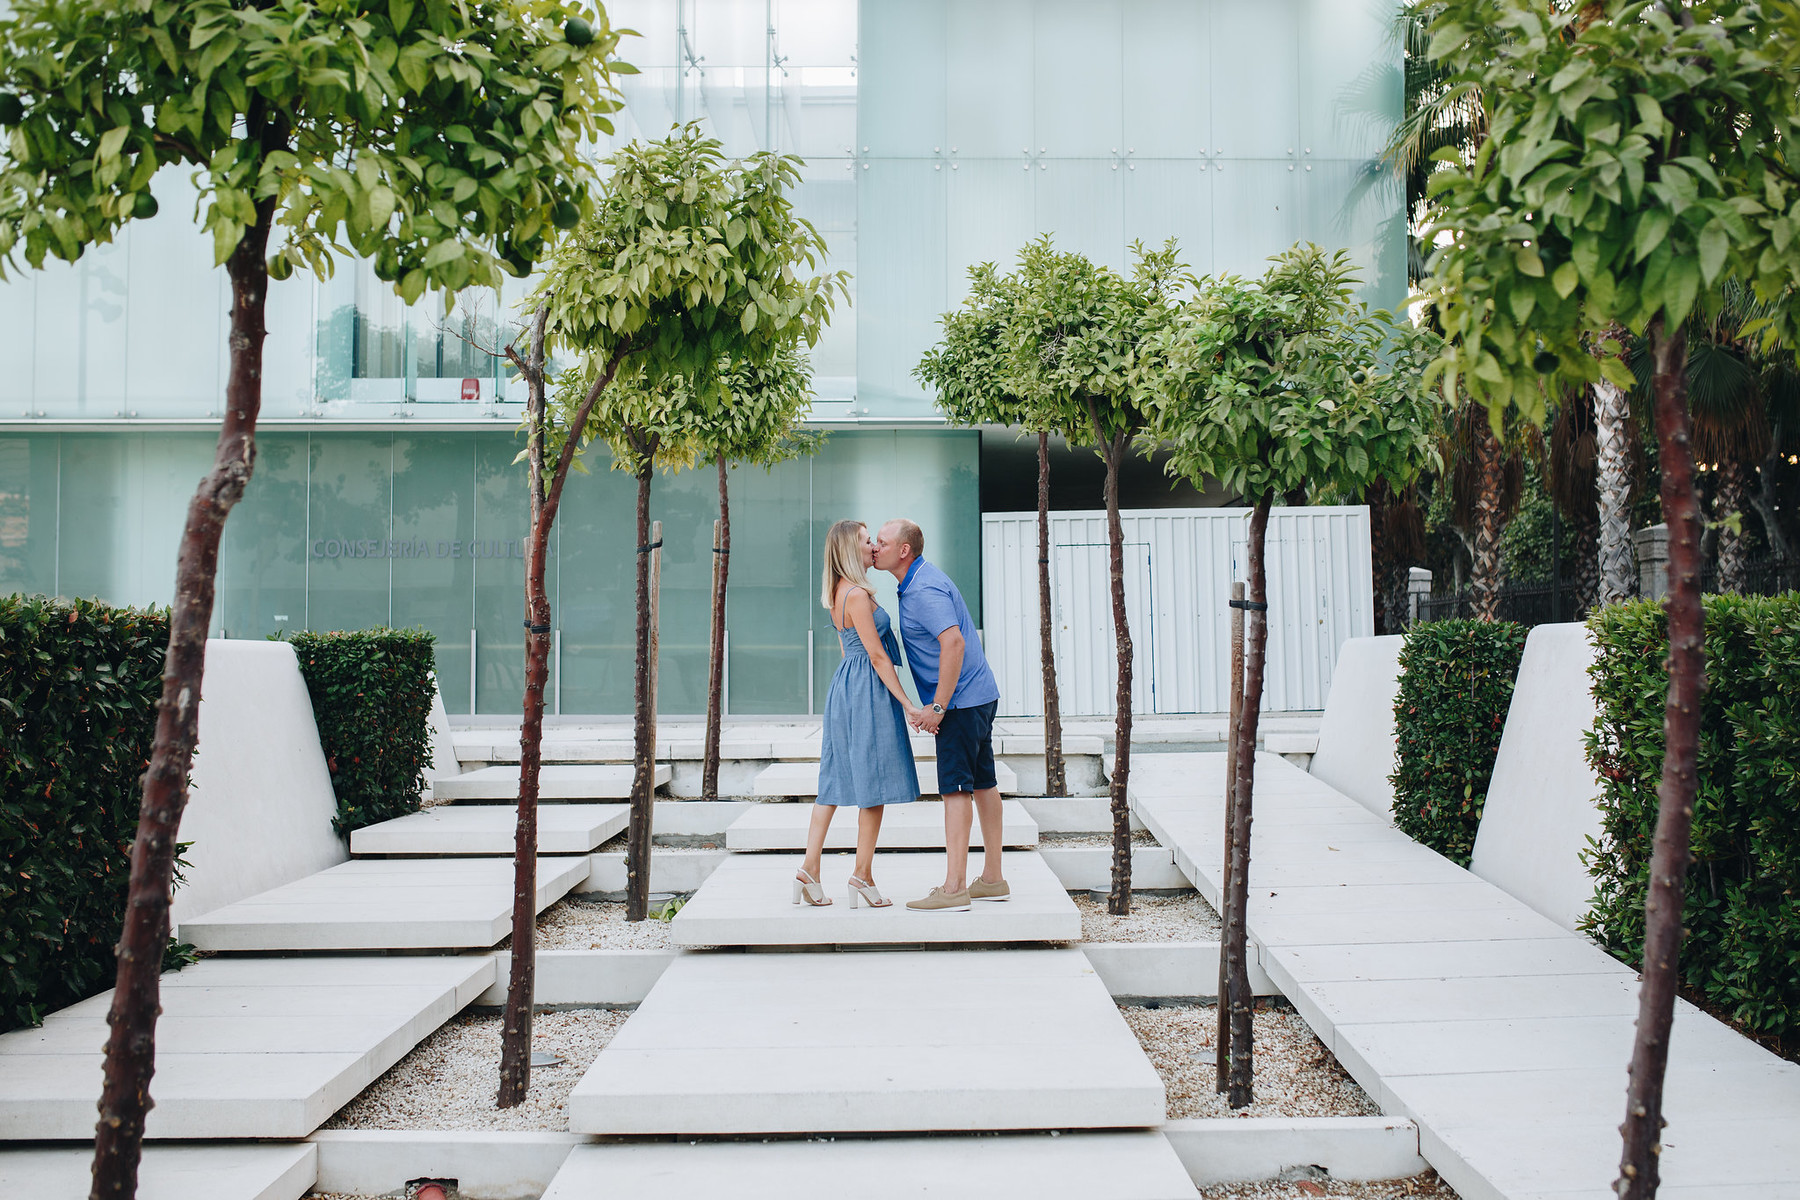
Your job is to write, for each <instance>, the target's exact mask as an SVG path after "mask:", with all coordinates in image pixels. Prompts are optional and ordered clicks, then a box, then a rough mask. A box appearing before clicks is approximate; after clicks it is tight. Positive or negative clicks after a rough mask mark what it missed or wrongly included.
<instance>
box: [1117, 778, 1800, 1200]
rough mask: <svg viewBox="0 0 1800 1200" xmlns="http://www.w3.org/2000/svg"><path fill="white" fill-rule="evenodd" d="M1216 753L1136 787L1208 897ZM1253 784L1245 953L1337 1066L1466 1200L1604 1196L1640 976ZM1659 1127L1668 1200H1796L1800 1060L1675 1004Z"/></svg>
mask: <svg viewBox="0 0 1800 1200" xmlns="http://www.w3.org/2000/svg"><path fill="white" fill-rule="evenodd" d="M1213 757H1215V756H1212V755H1205V754H1181V755H1156V754H1146V755H1143V756H1141V757H1139V758H1137V759H1136V760H1135V761H1134V762H1133V764H1132V778H1131V792H1132V804H1133V807H1134V809H1135V810H1136V812H1137V813H1138V815H1139V816H1140V817H1141V818H1142V819H1143V821H1144V822H1145V824H1146V825H1148V826H1149V827H1150V828H1151V830H1152V831H1153V832H1154V833H1155V834H1156V836H1157V838H1158V839H1159V840H1161V841H1162V842H1163V843H1164V844H1165V845H1169V846H1171V847H1172V848H1173V849H1174V850H1175V853H1176V857H1177V860H1178V861H1180V862H1181V863H1182V864H1183V866H1184V869H1187V868H1191V869H1192V870H1193V871H1194V875H1193V879H1194V882H1195V885H1196V886H1197V887H1198V888H1199V889H1200V891H1201V892H1202V893H1203V894H1206V895H1207V896H1208V897H1209V898H1211V897H1216V896H1217V891H1218V880H1219V876H1220V865H1221V858H1222V846H1221V841H1222V832H1223V828H1222V827H1223V813H1224V807H1223V797H1222V792H1223V770H1222V767H1223V764H1213V763H1211V762H1210V761H1209V760H1210V759H1212V758H1213ZM1564 782H1566V781H1560V782H1558V784H1557V786H1562V784H1563V783H1564ZM1256 783H1257V787H1256V820H1255V825H1254V828H1253V830H1252V834H1251V850H1252V855H1251V878H1252V880H1253V881H1254V884H1255V886H1253V887H1252V888H1251V889H1250V908H1249V912H1248V914H1247V916H1248V924H1249V933H1250V938H1251V940H1252V941H1253V942H1254V943H1256V945H1257V947H1258V951H1257V952H1258V957H1259V958H1260V960H1261V962H1262V965H1263V968H1264V969H1265V970H1266V971H1267V972H1268V973H1269V976H1270V978H1271V979H1272V980H1273V981H1274V982H1275V983H1276V984H1277V985H1279V986H1280V988H1281V990H1282V993H1283V994H1284V995H1286V996H1287V997H1288V999H1289V1000H1291V1001H1292V1002H1293V1004H1294V1006H1295V1007H1296V1009H1298V1010H1299V1012H1300V1014H1301V1015H1302V1016H1303V1017H1304V1018H1305V1019H1306V1021H1307V1023H1308V1024H1309V1025H1310V1026H1311V1027H1312V1029H1313V1032H1314V1033H1316V1034H1317V1035H1318V1036H1319V1038H1320V1040H1321V1041H1323V1042H1324V1043H1325V1044H1326V1046H1328V1047H1329V1048H1330V1049H1331V1051H1332V1052H1333V1053H1334V1054H1335V1055H1336V1056H1337V1058H1338V1061H1339V1062H1341V1063H1342V1064H1343V1066H1344V1068H1345V1070H1347V1071H1348V1072H1349V1073H1350V1074H1351V1075H1352V1076H1353V1077H1354V1078H1355V1079H1356V1081H1357V1082H1358V1083H1359V1084H1361V1085H1362V1087H1363V1088H1364V1090H1366V1091H1367V1092H1368V1093H1369V1095H1370V1096H1371V1097H1372V1098H1374V1100H1375V1101H1376V1102H1377V1103H1378V1104H1380V1105H1381V1107H1382V1110H1383V1111H1384V1112H1385V1113H1387V1114H1389V1115H1392V1116H1405V1117H1410V1118H1411V1119H1412V1120H1413V1121H1415V1122H1416V1123H1417V1125H1418V1128H1419V1142H1420V1150H1421V1152H1422V1153H1423V1155H1424V1157H1425V1158H1426V1159H1427V1160H1428V1161H1429V1162H1430V1163H1431V1165H1432V1166H1433V1167H1435V1168H1437V1170H1438V1173H1439V1174H1440V1175H1442V1176H1443V1177H1444V1179H1445V1180H1446V1182H1448V1183H1449V1184H1450V1185H1451V1186H1452V1187H1454V1188H1455V1189H1456V1191H1457V1192H1458V1194H1459V1195H1461V1196H1463V1197H1464V1200H1549V1198H1550V1197H1553V1196H1554V1197H1567V1198H1569V1200H1574V1198H1575V1197H1591V1198H1593V1200H1598V1198H1599V1197H1602V1196H1605V1195H1608V1194H1610V1193H1609V1191H1608V1185H1609V1184H1610V1183H1611V1181H1612V1180H1613V1179H1614V1178H1615V1177H1616V1175H1617V1171H1618V1154H1619V1150H1618V1125H1619V1121H1620V1119H1621V1117H1622V1116H1623V1107H1624V1091H1625V1076H1626V1064H1627V1062H1628V1061H1629V1058H1630V1054H1631V1043H1632V1033H1633V1025H1634V1021H1635V1018H1636V1015H1637V993H1638V983H1637V979H1636V973H1635V972H1634V971H1633V970H1632V969H1631V968H1629V967H1627V966H1625V965H1624V964H1622V963H1619V962H1616V961H1614V960H1613V959H1612V958H1610V957H1609V956H1607V955H1606V954H1605V953H1604V952H1602V951H1600V950H1599V949H1597V948H1595V947H1594V946H1593V945H1592V944H1591V943H1589V942H1587V941H1586V940H1585V939H1583V938H1581V937H1579V936H1577V935H1575V934H1573V933H1570V932H1568V931H1567V930H1566V929H1564V928H1562V927H1561V926H1560V925H1558V924H1557V923H1556V922H1555V921H1553V920H1551V919H1550V918H1549V917H1548V916H1546V915H1544V914H1542V913H1540V912H1538V911H1534V909H1533V908H1531V907H1529V906H1528V905H1527V904H1526V903H1525V902H1524V901H1523V900H1521V899H1519V898H1515V897H1514V896H1511V895H1508V894H1507V893H1506V892H1505V891H1502V890H1501V889H1500V888H1499V887H1496V886H1494V885H1493V884H1491V883H1488V882H1486V881H1484V880H1481V879H1477V878H1476V877H1475V876H1474V875H1471V874H1469V873H1468V872H1465V871H1462V870H1460V869H1459V868H1456V867H1454V866H1452V865H1451V864H1449V863H1447V862H1445V861H1444V860H1443V859H1442V858H1441V857H1439V856H1438V855H1436V854H1433V853H1432V852H1431V851H1429V850H1426V849H1425V848H1424V847H1422V846H1418V845H1416V844H1415V843H1413V842H1412V841H1411V840H1410V839H1408V838H1407V837H1406V836H1405V835H1404V834H1402V833H1400V832H1399V831H1398V830H1397V829H1392V828H1390V827H1387V826H1385V824H1383V823H1382V822H1380V821H1379V819H1378V818H1375V817H1373V816H1372V815H1370V814H1368V813H1367V811H1366V810H1364V809H1363V808H1362V807H1361V806H1360V805H1359V804H1358V803H1357V801H1355V800H1354V799H1352V798H1350V797H1348V796H1345V795H1343V794H1341V793H1338V792H1335V791H1334V790H1333V789H1330V788H1329V787H1327V786H1326V785H1325V784H1324V783H1323V782H1322V781H1321V780H1318V779H1316V778H1314V777H1310V776H1307V775H1305V774H1304V773H1302V772H1300V771H1299V770H1297V769H1296V768H1294V767H1293V766H1291V765H1290V764H1288V763H1285V762H1282V761H1281V760H1280V759H1277V758H1273V757H1270V756H1266V755H1259V756H1258V759H1257V777H1256ZM1276 879H1279V882H1278V883H1277V882H1272V881H1273V880H1276ZM1665 1115H1666V1116H1667V1118H1668V1122H1669V1124H1668V1128H1667V1129H1666V1130H1665V1131H1664V1134H1663V1145H1664V1153H1663V1156H1662V1172H1663V1181H1664V1187H1663V1192H1662V1194H1665V1195H1669V1196H1672V1197H1675V1196H1679V1197H1684V1198H1685V1197H1687V1196H1694V1197H1699V1196H1708V1197H1714V1196H1731V1195H1737V1194H1742V1195H1769V1196H1775V1195H1793V1196H1800V1136H1795V1134H1794V1131H1795V1130H1797V1129H1800V1065H1796V1064H1794V1063H1791V1062H1787V1061H1785V1060H1783V1059H1780V1058H1778V1057H1776V1056H1775V1055H1773V1054H1771V1053H1769V1052H1768V1051H1766V1050H1764V1049H1762V1047H1760V1046H1758V1045H1756V1044H1755V1043H1754V1042H1751V1041H1750V1040H1749V1039H1747V1038H1744V1037H1742V1036H1741V1035H1739V1034H1738V1033H1736V1032H1734V1031H1733V1030H1731V1029H1729V1028H1728V1027H1726V1026H1725V1025H1723V1024H1721V1023H1720V1022H1718V1021H1716V1020H1714V1019H1712V1018H1711V1017H1708V1016H1706V1015H1705V1014H1704V1013H1701V1012H1700V1011H1698V1010H1697V1009H1695V1008H1693V1007H1692V1006H1691V1005H1688V1004H1686V1003H1681V1004H1678V1005H1677V1007H1676V1016H1675V1029H1674V1035H1673V1037H1672V1039H1671V1043H1670V1059H1669V1074H1668V1082H1667V1086H1666V1091H1665ZM1757 1188H1763V1189H1765V1190H1763V1191H1761V1192H1759V1191H1757V1190H1756V1189H1757ZM1783 1189H1786V1190H1783Z"/></svg>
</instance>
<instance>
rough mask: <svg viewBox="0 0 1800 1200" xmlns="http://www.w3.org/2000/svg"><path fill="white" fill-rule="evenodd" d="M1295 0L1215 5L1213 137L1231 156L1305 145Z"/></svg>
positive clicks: (1280, 153)
mask: <svg viewBox="0 0 1800 1200" xmlns="http://www.w3.org/2000/svg"><path fill="white" fill-rule="evenodd" d="M1296 20H1298V13H1297V4H1296V0H1256V2H1255V3H1216V4H1214V5H1213V6H1212V38H1211V51H1212V54H1211V58H1212V131H1213V133H1212V140H1213V148H1214V149H1215V150H1223V152H1224V154H1225V156H1226V157H1227V158H1280V159H1282V160H1284V161H1286V160H1287V158H1288V155H1289V153H1290V152H1295V153H1297V152H1298V151H1299V150H1300V149H1301V147H1300V146H1298V145H1297V144H1296V143H1297V142H1298V140H1299V137H1300V112H1299V105H1300V80H1299V62H1298V60H1297V55H1298V44H1299V34H1298V32H1297V31H1296V29H1295V27H1294V23H1295V21H1296Z"/></svg>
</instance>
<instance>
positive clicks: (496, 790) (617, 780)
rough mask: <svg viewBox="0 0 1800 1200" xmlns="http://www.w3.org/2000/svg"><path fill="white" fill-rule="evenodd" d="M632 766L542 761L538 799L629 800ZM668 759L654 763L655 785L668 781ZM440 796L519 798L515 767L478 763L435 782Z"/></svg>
mask: <svg viewBox="0 0 1800 1200" xmlns="http://www.w3.org/2000/svg"><path fill="white" fill-rule="evenodd" d="M633 772H634V768H633V767H632V766H631V765H630V764H618V763H597V764H593V765H587V764H580V765H567V764H562V765H558V764H545V765H544V766H541V767H539V768H538V799H540V800H629V799H630V798H631V780H632V776H633ZM669 778H670V770H669V764H668V763H658V764H656V786H657V787H661V786H662V785H663V784H665V783H667V782H669ZM436 792H437V796H438V799H440V800H455V801H476V802H480V801H488V802H492V801H496V800H498V801H511V802H513V803H517V802H518V799H519V768H518V767H517V766H516V765H515V766H504V767H482V768H480V769H479V770H475V771H465V772H463V773H462V774H461V775H458V776H457V777H456V778H454V779H444V780H441V781H439V782H438V784H437V785H436Z"/></svg>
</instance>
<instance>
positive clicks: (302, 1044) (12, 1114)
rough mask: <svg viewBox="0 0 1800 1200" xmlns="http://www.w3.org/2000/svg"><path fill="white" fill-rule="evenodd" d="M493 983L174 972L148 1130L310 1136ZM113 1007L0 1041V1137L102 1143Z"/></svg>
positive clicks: (398, 973) (222, 966)
mask: <svg viewBox="0 0 1800 1200" xmlns="http://www.w3.org/2000/svg"><path fill="white" fill-rule="evenodd" d="M493 981H494V961H493V959H491V958H488V957H485V956H482V957H475V956H467V957H463V956H431V957H418V956H414V957H405V958H380V957H358V958H263V959H240V958H213V959H206V960H204V961H202V962H198V963H195V964H194V965H193V966H190V967H188V968H187V969H186V970H183V971H179V972H176V973H174V974H169V975H164V976H163V978H162V1007H163V1015H162V1016H161V1018H160V1019H158V1021H157V1023H156V1079H155V1081H154V1082H153V1083H152V1084H151V1094H152V1096H153V1097H154V1098H155V1100H156V1107H155V1108H153V1109H151V1110H150V1117H149V1123H148V1126H147V1133H148V1135H149V1136H150V1137H152V1138H301V1137H305V1136H306V1135H307V1134H309V1133H311V1132H312V1131H313V1130H314V1129H317V1128H318V1127H319V1125H320V1124H322V1123H323V1122H324V1121H325V1119H326V1118H327V1117H329V1116H331V1114H332V1113H334V1112H336V1111H337V1110H338V1109H339V1108H341V1107H343V1106H344V1105H345V1104H347V1103H348V1102H349V1101H350V1100H352V1099H354V1098H355V1096H356V1094H357V1093H358V1092H360V1091H362V1090H363V1088H365V1087H367V1086H368V1085H369V1084H370V1083H372V1082H373V1081H374V1080H375V1079H376V1078H378V1077H379V1076H380V1075H381V1073H382V1072H383V1071H385V1070H387V1069H388V1068H389V1067H391V1066H393V1065H394V1064H395V1063H396V1062H398V1061H399V1060H400V1058H401V1057H402V1056H403V1055H405V1054H406V1052H407V1051H409V1050H411V1049H412V1048H413V1047H414V1046H416V1045H418V1044H419V1042H421V1041H423V1040H424V1039H425V1038H426V1037H427V1036H429V1035H430V1034H431V1033H432V1032H433V1031H435V1030H436V1029H437V1028H438V1026H440V1025H442V1024H443V1023H444V1022H445V1021H447V1020H449V1019H450V1018H451V1017H452V1016H454V1015H456V1013H457V1012H459V1011H461V1010H462V1008H463V1007H464V1006H465V1005H467V1004H470V1003H472V1002H473V1001H474V999H475V997H476V996H478V995H480V994H481V993H482V991H484V990H485V989H486V988H487V987H488V986H489V985H490V984H492V983H493ZM111 1004H112V993H111V992H110V991H107V992H103V993H102V994H100V995H98V996H94V997H92V998H91V999H88V1000H83V1001H82V1002H81V1003H79V1004H76V1005H73V1006H71V1007H69V1008H65V1009H63V1010H61V1011H60V1012H55V1013H52V1014H51V1015H50V1016H49V1017H48V1018H46V1019H45V1021H44V1024H43V1025H42V1026H40V1027H39V1028H37V1029H17V1030H14V1031H12V1032H11V1033H7V1034H0V1140H5V1141H31V1140H69V1141H88V1142H91V1141H92V1139H93V1136H94V1101H95V1099H96V1098H98V1097H99V1095H100V1084H101V1068H102V1066H103V1065H104V1059H105V1046H106V1036H107V1027H106V1013H107V1009H108V1007H109V1006H110V1005H111ZM90 1156H91V1151H90ZM307 1182H308V1184H309V1185H310V1182H311V1180H310V1179H309V1180H308V1181H307ZM300 1190H301V1192H304V1191H305V1187H302V1188H301V1189H300ZM36 1194H37V1193H34V1192H31V1191H29V1190H27V1191H24V1192H18V1191H13V1190H11V1189H7V1188H0V1195H3V1196H8V1197H11V1196H35V1195H36ZM82 1194H83V1195H85V1194H86V1193H85V1191H84V1192H83V1193H82ZM196 1194H198V1195H206V1194H207V1193H204V1192H199V1193H185V1194H183V1195H184V1196H185V1195H196ZM252 1194H255V1193H252ZM297 1194H299V1193H289V1195H290V1197H291V1196H292V1195H297Z"/></svg>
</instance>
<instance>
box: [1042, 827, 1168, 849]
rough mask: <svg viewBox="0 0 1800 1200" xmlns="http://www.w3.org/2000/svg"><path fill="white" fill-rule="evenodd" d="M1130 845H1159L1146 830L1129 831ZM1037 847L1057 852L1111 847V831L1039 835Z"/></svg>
mask: <svg viewBox="0 0 1800 1200" xmlns="http://www.w3.org/2000/svg"><path fill="white" fill-rule="evenodd" d="M1131 844H1132V845H1134V846H1157V845H1161V843H1160V842H1158V841H1157V840H1156V838H1155V837H1153V836H1151V833H1150V831H1149V830H1148V829H1134V830H1132V831H1131ZM1038 845H1040V846H1050V847H1053V848H1055V849H1058V850H1064V849H1070V848H1073V847H1086V846H1104V847H1108V848H1110V847H1111V846H1112V830H1110V829H1106V830H1094V831H1093V832H1091V833H1040V834H1038Z"/></svg>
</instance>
